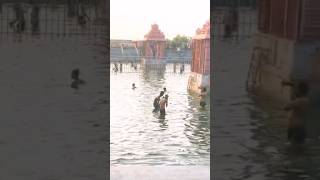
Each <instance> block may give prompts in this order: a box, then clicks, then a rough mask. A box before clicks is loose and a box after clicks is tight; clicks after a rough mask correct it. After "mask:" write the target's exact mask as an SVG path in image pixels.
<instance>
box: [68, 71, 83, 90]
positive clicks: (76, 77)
mask: <svg viewBox="0 0 320 180" xmlns="http://www.w3.org/2000/svg"><path fill="white" fill-rule="evenodd" d="M79 75H80V70H79V69H74V70H72V72H71V78H72V79H73V82H72V83H71V88H75V89H78V86H79V85H80V84H85V82H84V81H83V80H82V79H80V78H79Z"/></svg>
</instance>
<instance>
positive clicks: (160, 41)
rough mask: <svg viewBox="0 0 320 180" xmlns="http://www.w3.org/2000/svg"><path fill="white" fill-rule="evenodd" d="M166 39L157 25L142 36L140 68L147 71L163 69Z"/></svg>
mask: <svg viewBox="0 0 320 180" xmlns="http://www.w3.org/2000/svg"><path fill="white" fill-rule="evenodd" d="M165 51H166V39H165V36H164V34H163V33H162V32H161V31H160V29H159V26H158V25H157V24H153V25H152V26H151V30H150V31H149V32H148V33H147V34H146V35H145V36H144V41H143V52H142V54H143V58H142V59H141V64H142V66H145V67H146V68H147V69H158V70H159V69H165V63H166V62H165Z"/></svg>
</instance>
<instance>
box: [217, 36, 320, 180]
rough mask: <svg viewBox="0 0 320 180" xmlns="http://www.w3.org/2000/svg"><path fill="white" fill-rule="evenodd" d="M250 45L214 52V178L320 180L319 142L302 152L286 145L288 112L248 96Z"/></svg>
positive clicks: (222, 45) (222, 47)
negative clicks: (247, 80) (247, 81)
mask: <svg viewBox="0 0 320 180" xmlns="http://www.w3.org/2000/svg"><path fill="white" fill-rule="evenodd" d="M251 44H252V41H243V42H241V43H240V44H238V45H231V44H227V43H223V42H219V47H216V48H214V50H215V51H216V53H214V55H215V56H217V57H218V58H217V59H219V60H216V61H215V62H214V63H215V76H214V82H215V84H214V85H215V87H214V89H215V93H214V97H213V98H214V102H215V103H214V104H213V105H214V107H213V109H214V114H215V117H214V119H215V120H214V135H213V139H212V142H213V144H214V150H213V157H214V158H213V161H214V162H213V164H214V166H213V172H214V175H213V177H214V178H215V179H220V180H229V179H239V180H240V179H259V180H264V179H265V180H298V179H319V177H320V171H319V170H320V161H319V160H320V153H319V152H320V151H319V150H320V146H319V141H318V140H308V141H307V143H306V145H305V146H303V147H302V148H298V147H291V146H287V145H286V144H285V143H286V123H287V114H286V113H285V112H283V111H281V110H279V109H280V108H279V105H277V104H275V103H274V102H270V99H261V98H257V97H254V96H253V95H250V94H249V95H248V94H247V92H246V90H245V79H246V72H247V68H248V67H249V66H248V64H249V60H250V58H248V57H249V56H248V55H249V50H250V45H251ZM225 49H227V51H226V50H225ZM230 49H232V51H230ZM235 57H236V58H235ZM235 90H236V91H235Z"/></svg>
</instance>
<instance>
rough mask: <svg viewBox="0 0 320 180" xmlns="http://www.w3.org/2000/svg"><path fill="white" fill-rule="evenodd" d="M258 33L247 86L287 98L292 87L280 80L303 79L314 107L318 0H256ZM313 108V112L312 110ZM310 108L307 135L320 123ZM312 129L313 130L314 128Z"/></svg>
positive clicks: (319, 59)
mask: <svg viewBox="0 0 320 180" xmlns="http://www.w3.org/2000/svg"><path fill="white" fill-rule="evenodd" d="M258 11H259V17H258V33H257V34H256V36H255V47H254V48H253V51H252V57H251V64H250V67H249V71H248V78H247V88H248V90H250V91H253V92H254V93H256V94H258V95H260V96H264V97H270V98H274V99H278V100H280V101H281V102H287V101H288V100H290V98H291V95H292V90H293V89H292V88H290V87H285V86H282V83H281V82H282V81H283V80H291V81H294V82H297V81H306V82H307V83H308V84H309V86H310V99H311V100H312V101H314V102H312V104H313V106H312V108H311V109H314V108H316V107H317V106H318V104H319V100H320V86H319V83H320V50H319V49H320V19H319V16H320V2H319V1H317V0H304V1H301V0H286V1H279V0H259V1H258ZM311 111H312V112H311ZM311 111H310V113H309V114H310V120H309V121H308V122H309V123H308V124H309V125H308V126H310V127H309V130H308V132H310V133H309V135H315V136H318V135H320V133H319V132H316V129H318V128H317V127H319V128H320V123H319V122H317V121H316V119H313V118H312V117H317V116H319V114H314V113H315V112H316V111H317V110H315V111H313V110H311ZM313 130H314V131H313Z"/></svg>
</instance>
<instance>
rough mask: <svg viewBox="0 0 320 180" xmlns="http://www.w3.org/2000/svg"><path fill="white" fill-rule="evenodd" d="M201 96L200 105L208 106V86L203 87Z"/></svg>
mask: <svg viewBox="0 0 320 180" xmlns="http://www.w3.org/2000/svg"><path fill="white" fill-rule="evenodd" d="M199 96H200V106H201V107H203V108H204V107H205V106H206V96H207V88H205V87H203V88H201V92H200V95H199Z"/></svg>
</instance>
